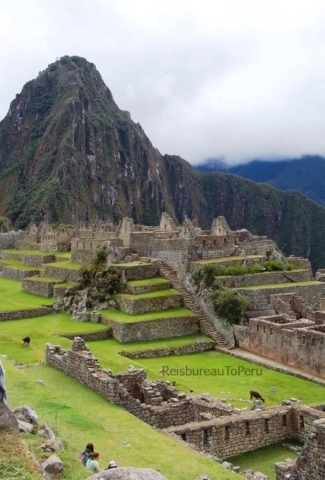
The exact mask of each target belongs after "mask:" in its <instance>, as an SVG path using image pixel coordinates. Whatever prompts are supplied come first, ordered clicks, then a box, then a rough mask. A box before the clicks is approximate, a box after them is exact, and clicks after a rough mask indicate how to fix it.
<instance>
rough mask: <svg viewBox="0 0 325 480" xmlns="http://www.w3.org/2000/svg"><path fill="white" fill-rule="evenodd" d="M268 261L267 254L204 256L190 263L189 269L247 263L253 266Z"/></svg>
mask: <svg viewBox="0 0 325 480" xmlns="http://www.w3.org/2000/svg"><path fill="white" fill-rule="evenodd" d="M265 261H266V256H265V255H247V256H246V257H241V256H231V257H217V258H204V259H201V260H194V261H193V262H191V263H190V267H189V270H190V272H191V273H194V272H197V271H198V270H200V268H202V267H205V266H212V267H230V266H232V265H236V264H237V265H243V264H244V263H245V265H247V266H251V265H256V264H258V263H263V262H265Z"/></svg>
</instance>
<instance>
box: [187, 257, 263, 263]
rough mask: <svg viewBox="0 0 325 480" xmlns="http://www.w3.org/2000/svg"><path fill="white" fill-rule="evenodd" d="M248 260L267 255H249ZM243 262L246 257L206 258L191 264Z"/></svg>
mask: <svg viewBox="0 0 325 480" xmlns="http://www.w3.org/2000/svg"><path fill="white" fill-rule="evenodd" d="M246 258H265V255H247V257H246ZM243 260H244V257H217V258H204V259H202V260H194V261H193V262H191V263H199V264H202V265H209V264H210V263H223V262H241V261H243Z"/></svg>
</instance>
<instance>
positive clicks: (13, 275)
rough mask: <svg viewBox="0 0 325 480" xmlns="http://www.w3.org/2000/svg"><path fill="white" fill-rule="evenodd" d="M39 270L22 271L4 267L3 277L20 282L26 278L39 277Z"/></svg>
mask: <svg viewBox="0 0 325 480" xmlns="http://www.w3.org/2000/svg"><path fill="white" fill-rule="evenodd" d="M39 274H40V271H39V270H35V269H34V270H20V269H18V268H12V267H8V266H4V267H3V268H2V276H3V277H4V278H10V279H11V280H19V281H21V282H22V281H23V280H24V278H27V277H33V276H36V275H39Z"/></svg>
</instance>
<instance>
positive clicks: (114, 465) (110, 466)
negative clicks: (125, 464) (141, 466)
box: [107, 460, 118, 470]
mask: <svg viewBox="0 0 325 480" xmlns="http://www.w3.org/2000/svg"><path fill="white" fill-rule="evenodd" d="M117 467H118V464H117V463H116V462H115V460H111V461H110V462H109V464H108V467H107V470H110V469H111V468H117Z"/></svg>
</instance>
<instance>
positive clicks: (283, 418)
mask: <svg viewBox="0 0 325 480" xmlns="http://www.w3.org/2000/svg"><path fill="white" fill-rule="evenodd" d="M286 426H287V416H286V415H282V427H286Z"/></svg>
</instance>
